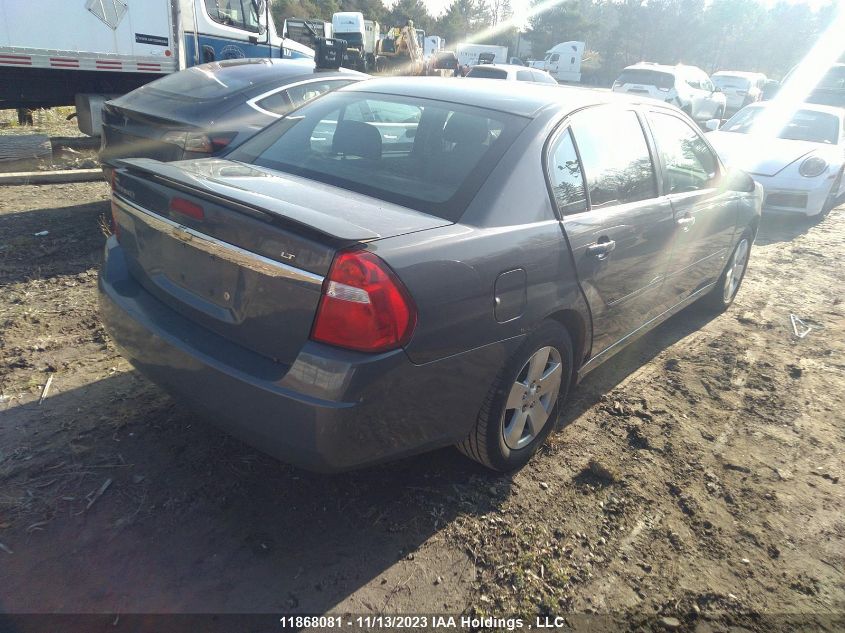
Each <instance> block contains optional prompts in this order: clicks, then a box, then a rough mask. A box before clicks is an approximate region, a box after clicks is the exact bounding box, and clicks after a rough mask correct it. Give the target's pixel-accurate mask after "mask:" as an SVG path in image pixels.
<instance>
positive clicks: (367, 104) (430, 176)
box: [228, 92, 526, 220]
mask: <svg viewBox="0 0 845 633" xmlns="http://www.w3.org/2000/svg"><path fill="white" fill-rule="evenodd" d="M525 124H526V119H523V118H521V117H516V116H513V115H508V114H505V113H501V112H496V111H492V110H485V109H482V108H473V107H469V106H465V105H461V104H457V103H446V102H441V101H430V100H427V99H419V98H407V97H400V96H394V95H375V94H368V93H363V92H331V93H330V94H327V95H326V96H324V97H322V98H320V99H316V100H314V101H312V102H310V103H308V104H306V105H304V106H303V107H302V108H300V109H299V110H297V111H296V112H295V113H293V114H291V115H290V116H287V117H284V118H282V119H280V120H279V121H278V122H277V123H275V124H273V125H271V126H270V127H268V128H266V129H265V130H263V131H262V132H259V133H258V134H256V135H255V136H254V137H253V138H252V139H250V140H249V141H247V142H246V143H244V144H243V145H242V146H240V147H239V148H237V149H235V150H234V151H233V152H232V153H231V154H229V155H228V157H229V158H231V159H232V160H237V161H242V162H245V163H249V164H254V165H259V166H262V167H267V168H269V169H274V170H277V171H280V172H284V173H289V174H295V175H299V176H303V177H305V178H309V179H311V180H314V181H317V182H323V183H327V184H330V185H335V186H337V187H341V188H344V189H349V190H351V191H357V192H360V193H364V194H367V195H370V196H373V197H375V198H379V199H381V200H385V201H388V202H394V203H396V204H401V205H404V206H406V207H410V208H412V209H417V210H419V211H423V212H426V213H430V214H433V215H437V216H439V217H442V218H444V219H448V220H457V219H458V218H459V217H460V215H461V214H462V213H463V211H464V209H465V208H466V205H467V204H469V202H470V201H471V200H472V198H473V197H474V196H475V194H476V192H477V191H478V189H479V187H480V186H481V185H482V184H483V182H484V181H485V180H486V179H487V177H488V176H489V174H490V172H491V171H492V169H493V168H494V167H495V165H496V164H497V163H498V161H499V159H500V158H501V156H502V155H503V154H504V152H505V151H506V150H507V148H508V147H509V146H510V144H511V143H512V142H513V139H514V138H516V136H517V135H518V134H519V133H520V131H521V130H522V129H523V128H524V127H525Z"/></svg>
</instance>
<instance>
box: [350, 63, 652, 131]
mask: <svg viewBox="0 0 845 633" xmlns="http://www.w3.org/2000/svg"><path fill="white" fill-rule="evenodd" d="M516 68H523V67H522V66H517V67H516ZM340 91H342V92H369V93H380V94H388V95H397V96H402V97H412V98H421V99H432V100H435V101H447V102H450V103H462V104H466V105H468V106H473V107H477V108H487V109H490V110H498V111H500V112H506V113H508V114H515V115H517V116H523V117H532V118H533V117H535V116H537V114H539V112H540V111H542V110H545V109H546V108H549V107H560V106H562V105H565V106H566V108H565V109H567V110H568V111H572V110H578V109H580V108H583V107H587V106H591V105H599V104H604V103H626V104H631V103H648V104H650V105H660V104H659V102H655V101H654V100H652V99H639V98H637V97H633V96H630V95H626V94H623V93H616V92H611V91H609V90H600V89H596V88H581V87H575V86H560V85H552V84H543V83H535V82H530V81H526V82H523V83H522V84H521V85H520V88H519V91H518V93H515V92H514V90H513V84H512V83H510V82H506V81H502V80H501V79H482V78H478V79H473V80H472V81H471V82H470V81H465V80H463V79H456V78H439V77H390V78H388V77H385V78H374V79H370V80H369V81H358V82H355V83H354V84H351V85H349V86H346V87H345V88H341V89H340Z"/></svg>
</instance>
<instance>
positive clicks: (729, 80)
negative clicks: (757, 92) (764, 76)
mask: <svg viewBox="0 0 845 633" xmlns="http://www.w3.org/2000/svg"><path fill="white" fill-rule="evenodd" d="M711 79H712V80H713V83H714V84H716V85H717V86H719V88H722V89H724V88H739V89H740V90H746V89H748V87H749V86H750V85H751V80H750V79H748V78H747V77H738V76H736V75H713V77H711Z"/></svg>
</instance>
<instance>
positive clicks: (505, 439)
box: [457, 320, 572, 472]
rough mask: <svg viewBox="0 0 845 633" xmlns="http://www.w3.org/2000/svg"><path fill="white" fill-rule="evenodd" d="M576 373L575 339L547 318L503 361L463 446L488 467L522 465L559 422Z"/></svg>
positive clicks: (470, 455) (468, 453) (506, 468)
mask: <svg viewBox="0 0 845 633" xmlns="http://www.w3.org/2000/svg"><path fill="white" fill-rule="evenodd" d="M571 379H572V339H571V338H570V336H569V333H568V332H567V331H566V328H565V327H563V326H562V325H561V324H560V323H558V322H557V321H552V320H548V321H543V323H541V324H540V326H539V327H538V328H537V329H536V330H534V332H532V333H531V334H530V335H529V336H528V338H527V339H525V341H523V343H522V345H520V347H519V349H518V350H517V351H516V352H515V353H514V354H513V356H512V357H511V358H510V359H509V360H508V362H507V363H505V365H504V366H503V367H502V370H501V371H500V372H499V375H498V376H497V378H496V380H495V381H494V383H493V385H492V387H491V389H490V392H489V393H488V395H487V398H486V399H485V401H484V404H483V405H482V406H481V411H479V413H478V418H477V420H476V423H475V426H474V428H473V429H472V430H471V431H470V434H469V436H468V437H467V438H466V439H465V440H464V441H463V442H461V443H460V444H458V445H457V446H458V450H460V451H461V452H462V453H463V454H464V455H466V456H467V457H469V458H470V459H474V460H475V461H477V462H479V463H481V464H483V465H484V466H486V467H487V468H490V469H492V470H496V471H499V472H506V471H510V470H515V469H518V468H522V467H523V466H524V465H525V464H526V463H527V462H528V460H529V459H531V457H532V455H534V453H536V452H537V450H538V449H539V448H540V446H542V444H543V442H544V441H545V440H546V438H547V437H548V435H549V433H550V432H551V431H552V429H553V428H554V427H555V423H556V421H557V417H558V414H559V412H560V405H561V403H562V402H563V401H564V400H565V399H566V395H567V393H568V392H569V386H570V382H571Z"/></svg>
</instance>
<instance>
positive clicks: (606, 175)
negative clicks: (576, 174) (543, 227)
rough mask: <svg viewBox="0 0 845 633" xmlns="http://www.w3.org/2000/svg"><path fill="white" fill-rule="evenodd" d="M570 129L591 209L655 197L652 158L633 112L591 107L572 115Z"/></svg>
mask: <svg viewBox="0 0 845 633" xmlns="http://www.w3.org/2000/svg"><path fill="white" fill-rule="evenodd" d="M571 127H572V132H573V134H574V136H575V142H576V143H577V145H578V151H579V152H580V155H581V163H582V165H583V168H584V174H585V175H586V177H587V190H588V191H589V195H590V206H591V207H592V208H600V207H607V206H612V205H616V204H625V203H628V202H637V201H638V200H646V199H648V198H654V197H656V196H657V191H656V187H655V176H654V167H653V165H652V162H651V155H650V154H649V151H648V145H647V144H646V140H645V136H644V135H643V130H642V126H641V125H640V121H639V119H638V118H637V115H636V114H635V113H634V112H632V111H630V110H615V109H611V108H604V107H599V108H591V109H589V110H587V111H585V112H582V113H580V114H578V115H577V116H575V117H574V118H573V121H572V126H571Z"/></svg>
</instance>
